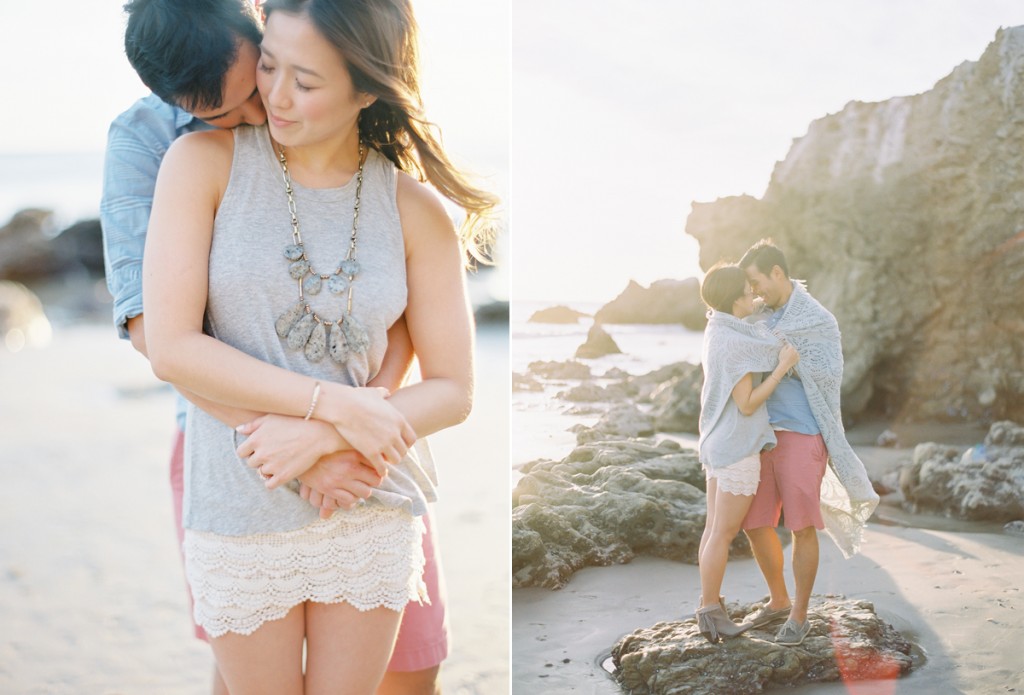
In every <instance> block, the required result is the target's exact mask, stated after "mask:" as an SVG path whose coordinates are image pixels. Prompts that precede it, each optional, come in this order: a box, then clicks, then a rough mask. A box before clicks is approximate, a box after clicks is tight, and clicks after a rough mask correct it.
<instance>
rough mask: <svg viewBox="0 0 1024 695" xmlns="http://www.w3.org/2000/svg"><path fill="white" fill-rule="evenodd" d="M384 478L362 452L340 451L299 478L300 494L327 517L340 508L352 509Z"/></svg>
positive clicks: (318, 462)
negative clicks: (300, 484)
mask: <svg viewBox="0 0 1024 695" xmlns="http://www.w3.org/2000/svg"><path fill="white" fill-rule="evenodd" d="M382 480H383V478H381V477H380V476H379V475H378V474H377V471H375V470H374V469H373V466H371V465H370V464H369V462H368V461H367V460H366V458H365V457H363V455H362V454H360V453H358V452H356V451H339V452H334V453H331V454H328V455H327V456H324V457H323V458H321V459H320V460H318V461H317V462H316V463H315V464H314V465H313V466H312V467H310V469H309V470H308V471H306V472H305V473H304V474H302V476H301V477H300V478H299V482H300V483H302V486H301V487H300V489H299V494H301V495H302V499H304V500H307V501H308V502H309V503H310V504H311V505H313V506H314V507H318V508H320V517H321V518H327V517H329V516H330V515H331V513H332V512H333V511H334V510H335V509H338V508H339V507H340V508H342V509H351V508H352V507H354V506H355V505H357V504H359V502H360V500H364V499H367V498H368V497H369V496H370V493H371V492H373V488H375V487H377V486H378V485H380V484H381V481H382Z"/></svg>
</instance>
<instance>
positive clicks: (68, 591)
mask: <svg viewBox="0 0 1024 695" xmlns="http://www.w3.org/2000/svg"><path fill="white" fill-rule="evenodd" d="M507 335H508V334H507V331H506V330H505V328H504V327H500V326H497V327H494V326H483V327H481V328H480V329H479V335H478V345H479V352H478V355H479V356H478V367H477V372H478V375H477V380H478V383H477V395H476V405H475V409H474V412H473V414H472V416H471V417H470V419H469V420H468V421H467V422H466V423H465V424H463V425H461V426H459V427H458V428H455V429H453V430H452V431H449V432H444V433H440V434H438V435H436V436H434V437H431V444H432V447H433V451H434V455H435V458H436V460H437V461H438V464H439V467H440V469H441V476H442V479H441V496H442V500H443V501H442V502H439V503H438V505H437V508H436V518H437V525H438V537H439V542H440V545H441V548H442V556H443V563H444V566H445V575H446V579H447V585H448V594H449V609H450V613H449V622H450V628H451V632H452V635H453V644H452V649H451V656H450V658H449V659H448V661H446V662H445V665H444V667H443V669H442V685H443V688H444V692H445V693H452V694H458V693H462V694H475V693H502V692H506V691H507V690H508V641H507V634H508V588H507V587H508V581H509V580H508V577H509V558H508V551H507V537H508V524H509V521H508V514H507V511H506V510H507V506H506V505H507V490H506V489H505V488H504V486H503V485H495V481H496V480H500V481H503V480H504V471H505V470H506V468H505V467H506V465H507V463H506V462H507V453H506V452H507V450H508V429H507V427H508V416H507V403H508V377H507V375H508V362H507ZM0 384H2V388H0V442H2V446H0V473H2V474H3V477H4V482H5V484H4V485H3V486H2V487H0V524H2V531H0V624H2V626H3V627H2V629H0V692H3V693H12V694H14V693H17V694H24V695H35V694H38V695H42V694H44V693H45V694H47V695H63V694H69V695H70V694H76V695H77V694H81V693H90V694H103V695H133V694H135V693H147V694H153V695H160V694H167V695H176V694H179V693H180V694H193V693H203V692H207V691H208V679H209V676H210V673H211V669H212V663H213V660H212V656H211V653H210V650H209V648H208V647H207V646H206V645H205V644H203V643H201V642H199V641H197V640H195V639H194V638H193V637H192V636H191V627H190V625H189V622H188V618H187V613H186V610H187V609H186V605H185V592H184V576H183V573H182V569H181V565H180V561H179V559H178V554H177V550H176V548H175V538H174V532H173V524H172V516H171V505H170V488H169V485H168V483H167V457H168V454H169V443H170V441H171V436H172V432H173V427H174V416H173V394H172V392H171V390H170V388H169V387H167V386H166V385H163V384H161V383H160V382H158V381H157V380H156V379H155V378H154V377H153V376H152V374H151V372H150V371H149V368H148V364H147V363H146V361H145V359H143V358H142V357H141V356H139V355H138V354H136V353H135V352H134V351H133V350H132V348H131V347H130V346H129V344H128V343H127V342H124V341H119V340H117V338H116V336H115V334H114V331H113V329H112V328H111V327H110V326H109V325H107V324H103V325H99V324H96V325H89V324H87V325H68V326H57V327H55V328H54V334H53V339H52V341H51V342H50V344H49V345H48V346H45V347H39V348H26V349H24V350H21V351H20V352H17V353H14V354H11V353H10V352H7V351H5V350H3V348H0Z"/></svg>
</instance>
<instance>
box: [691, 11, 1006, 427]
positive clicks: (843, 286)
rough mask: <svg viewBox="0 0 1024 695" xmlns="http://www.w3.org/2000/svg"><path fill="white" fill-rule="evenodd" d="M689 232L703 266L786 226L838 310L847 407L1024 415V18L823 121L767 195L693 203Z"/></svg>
mask: <svg viewBox="0 0 1024 695" xmlns="http://www.w3.org/2000/svg"><path fill="white" fill-rule="evenodd" d="M686 232H687V233H688V234H690V235H692V236H693V237H695V238H696V239H697V240H698V241H700V244H701V265H702V266H703V267H705V268H707V267H709V266H710V265H711V264H713V263H714V262H715V261H717V260H719V258H722V257H729V258H737V257H739V255H741V254H742V253H743V251H744V250H745V249H746V248H747V247H748V246H749V245H750V244H751V243H753V242H755V241H757V240H758V239H760V238H761V237H765V236H771V237H773V238H774V239H775V240H776V242H777V243H778V244H779V246H780V247H781V248H782V249H783V250H784V251H785V252H786V254H787V257H788V260H789V264H790V270H791V273H792V275H793V276H794V277H798V278H806V279H807V281H808V287H809V289H810V290H811V292H812V293H813V294H814V295H815V296H816V297H817V298H818V299H819V300H821V302H822V303H823V304H824V305H825V306H826V307H828V308H829V309H830V310H831V311H832V312H833V313H834V314H835V315H836V318H837V319H838V320H839V325H840V327H841V328H842V331H843V351H844V355H845V357H846V370H845V374H844V382H843V399H844V403H843V405H844V409H845V410H846V411H847V413H848V414H854V413H858V412H861V411H863V410H865V409H866V408H870V409H872V410H876V411H879V412H884V413H885V414H887V415H888V416H889V417H890V418H891V419H893V420H914V419H918V420H923V419H942V418H947V419H951V420H960V419H968V420H970V419H989V418H990V419H993V420H994V419H1000V418H1007V419H1017V420H1024V311H1022V310H1021V305H1020V303H1021V296H1024V27H1016V28H1012V29H1003V30H1000V31H999V32H998V33H997V34H996V38H995V41H994V42H993V43H992V44H991V45H990V46H989V47H988V49H987V50H986V51H985V53H984V55H982V56H981V58H980V59H979V60H978V61H977V62H964V63H962V64H961V65H959V66H958V67H957V68H955V69H954V70H953V72H952V73H951V74H950V75H948V76H947V77H945V78H943V79H942V80H940V81H939V82H938V83H937V84H936V85H935V87H934V88H933V89H932V90H930V91H928V92H925V93H923V94H918V95H915V96H907V97H897V98H893V99H890V100H888V101H885V102H880V103H861V102H851V103H850V104H848V105H847V106H846V107H845V108H844V109H843V110H842V111H840V112H839V113H836V114H832V115H829V116H826V117H824V118H821V119H819V120H817V121H814V122H813V123H811V125H810V128H809V130H808V132H807V134H806V135H805V136H803V137H801V138H799V139H797V140H795V141H794V143H793V146H792V148H791V149H790V151H789V154H788V155H787V156H786V159H785V160H784V161H782V162H780V163H779V164H778V165H777V166H776V167H775V171H774V172H773V174H772V178H771V182H770V184H769V186H768V189H767V191H766V192H765V195H764V197H763V198H762V199H755V198H751V197H749V196H739V197H732V198H724V199H720V200H718V201H715V202H713V203H703V204H701V203H695V204H694V205H693V211H692V213H691V214H690V216H689V219H688V220H687V223H686Z"/></svg>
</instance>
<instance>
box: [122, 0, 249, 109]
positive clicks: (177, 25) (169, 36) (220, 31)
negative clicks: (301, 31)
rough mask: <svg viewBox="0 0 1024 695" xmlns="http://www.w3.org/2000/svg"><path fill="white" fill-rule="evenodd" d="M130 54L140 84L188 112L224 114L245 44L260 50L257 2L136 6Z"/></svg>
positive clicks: (131, 13)
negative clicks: (230, 76)
mask: <svg viewBox="0 0 1024 695" xmlns="http://www.w3.org/2000/svg"><path fill="white" fill-rule="evenodd" d="M124 10H125V12H127V13H128V26H127V27H126V28H125V32H124V51H125V53H126V54H127V55H128V62H130V63H131V64H132V67H133V68H135V72H137V73H138V74H139V79H141V80H142V82H143V83H144V84H145V85H146V86H147V87H149V88H150V89H151V90H153V93H154V94H156V95H157V96H158V97H160V98H161V99H163V100H164V101H166V102H167V103H169V104H175V105H177V106H180V107H182V108H183V109H185V110H186V111H195V110H198V109H216V108H220V106H221V100H222V99H223V88H224V87H223V85H224V76H225V75H226V74H227V72H228V70H229V69H230V68H231V66H232V65H234V63H235V61H236V60H237V59H238V46H239V44H238V42H239V40H240V39H241V40H248V41H251V42H252V43H253V44H254V45H256V46H259V45H260V41H261V40H262V39H263V28H262V25H261V23H260V19H259V15H258V13H257V10H256V7H255V6H254V4H253V2H252V0H131V1H130V2H128V3H127V4H126V5H125V6H124Z"/></svg>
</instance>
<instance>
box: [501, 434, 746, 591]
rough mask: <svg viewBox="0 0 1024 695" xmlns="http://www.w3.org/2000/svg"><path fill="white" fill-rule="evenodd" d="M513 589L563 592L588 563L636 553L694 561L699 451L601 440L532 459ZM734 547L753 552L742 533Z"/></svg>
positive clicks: (519, 512)
mask: <svg viewBox="0 0 1024 695" xmlns="http://www.w3.org/2000/svg"><path fill="white" fill-rule="evenodd" d="M512 505H513V510H512V586H513V588H521V587H529V586H538V587H545V588H549V589H558V588H561V587H563V586H565V584H566V583H568V581H569V579H570V578H571V577H572V574H573V573H574V572H575V571H576V570H578V569H581V568H582V567H586V566H601V565H610V564H616V563H623V562H629V561H630V560H631V559H632V558H633V557H635V556H636V555H638V554H647V555H653V556H656V557H663V558H668V559H672V560H678V561H680V562H689V563H693V564H696V561H697V549H698V547H699V545H700V536H701V533H702V532H703V530H704V520H705V518H706V514H707V510H706V505H705V499H704V474H703V472H702V471H701V468H700V463H699V462H698V461H697V456H696V453H695V452H693V451H690V450H687V449H683V448H681V447H680V446H679V445H678V444H676V443H675V442H672V441H662V442H653V441H651V440H620V441H602V442H594V443H590V444H585V445H582V446H578V447H576V448H575V449H574V450H573V451H572V453H570V454H569V455H568V456H567V457H566V458H564V459H562V460H561V461H541V462H538V463H535V464H533V465H532V466H531V467H530V468H529V470H528V472H526V474H525V475H524V476H523V477H522V478H521V479H520V481H519V483H518V485H516V487H515V489H514V490H513V491H512ZM733 553H734V554H735V555H738V556H744V555H746V556H749V546H748V545H747V544H746V540H745V538H744V537H742V534H741V536H740V537H738V538H737V541H736V542H735V543H734V545H733Z"/></svg>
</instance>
